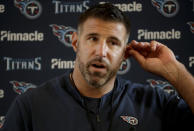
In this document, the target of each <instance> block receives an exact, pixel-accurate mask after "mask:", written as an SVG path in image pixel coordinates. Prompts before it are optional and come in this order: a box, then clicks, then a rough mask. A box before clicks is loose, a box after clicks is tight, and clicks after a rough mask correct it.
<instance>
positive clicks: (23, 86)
mask: <svg viewBox="0 0 194 131" xmlns="http://www.w3.org/2000/svg"><path fill="white" fill-rule="evenodd" d="M10 83H11V84H12V85H13V90H14V91H15V92H16V93H17V94H19V95H21V94H22V93H24V92H26V91H27V90H29V89H33V88H36V87H37V86H36V85H34V84H32V83H26V82H19V81H10Z"/></svg>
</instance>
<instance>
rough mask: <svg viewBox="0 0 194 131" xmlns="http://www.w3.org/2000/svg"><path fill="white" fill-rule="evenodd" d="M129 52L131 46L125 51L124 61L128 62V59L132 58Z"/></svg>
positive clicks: (127, 46)
mask: <svg viewBox="0 0 194 131" xmlns="http://www.w3.org/2000/svg"><path fill="white" fill-rule="evenodd" d="M129 50H130V47H129V45H126V47H125V51H124V56H123V60H126V59H128V58H129V57H130V55H129Z"/></svg>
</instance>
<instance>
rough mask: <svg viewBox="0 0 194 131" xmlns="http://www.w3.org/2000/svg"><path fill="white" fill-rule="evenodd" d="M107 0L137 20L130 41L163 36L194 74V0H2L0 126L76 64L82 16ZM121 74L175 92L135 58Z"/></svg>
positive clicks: (156, 38) (121, 69)
mask: <svg viewBox="0 0 194 131" xmlns="http://www.w3.org/2000/svg"><path fill="white" fill-rule="evenodd" d="M104 2H111V3H113V4H114V5H115V6H117V7H118V8H120V9H121V10H122V11H123V12H124V13H125V14H126V15H127V16H129V18H130V19H131V25H132V27H131V36H130V39H129V42H130V41H131V40H133V39H134V40H137V41H148V42H149V41H151V40H157V41H159V42H161V43H163V44H165V45H167V46H168V47H169V48H171V49H172V50H173V51H174V53H175V55H176V58H177V59H178V60H179V61H180V62H182V63H183V64H184V65H185V66H186V68H187V69H188V70H189V71H190V72H191V74H194V0H119V1H116V0H115V1H113V0H112V1H110V0H104V1H102V0H101V1H100V0H83V1H80V0H79V1H78V0H0V83H1V84H0V128H1V126H2V124H3V121H4V117H5V115H6V113H7V111H8V108H9V107H10V104H11V103H12V101H13V100H14V99H15V97H16V96H18V95H21V94H22V93H24V92H25V91H27V90H28V89H31V88H37V86H38V85H40V84H41V83H43V82H45V81H47V80H49V79H52V78H54V77H56V76H59V75H62V74H63V73H64V72H65V71H67V70H69V69H73V67H74V60H75V53H74V51H73V49H72V46H71V36H72V33H73V32H74V31H76V28H77V20H78V17H79V15H80V14H81V13H82V12H84V11H85V10H86V9H88V8H89V7H90V6H92V5H93V4H96V3H104ZM118 75H119V76H120V77H123V78H125V79H129V80H131V81H134V82H137V83H145V84H146V83H147V84H150V85H151V86H152V87H153V88H156V87H157V88H163V89H164V90H165V91H167V92H169V93H171V92H173V91H174V90H173V87H172V86H171V85H170V83H168V82H167V81H166V80H164V79H163V78H161V77H158V76H155V75H153V74H150V73H148V72H145V71H144V70H143V69H141V67H140V66H139V65H138V63H137V62H136V61H135V60H134V59H133V58H130V59H128V60H126V61H123V63H122V65H121V67H120V70H119V72H118ZM40 97H41V96H40Z"/></svg>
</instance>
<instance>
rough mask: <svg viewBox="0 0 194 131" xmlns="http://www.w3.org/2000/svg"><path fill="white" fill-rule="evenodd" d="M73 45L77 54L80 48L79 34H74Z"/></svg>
mask: <svg viewBox="0 0 194 131" xmlns="http://www.w3.org/2000/svg"><path fill="white" fill-rule="evenodd" d="M71 44H72V47H73V50H74V51H75V52H77V48H78V34H77V32H73V35H72V43H71Z"/></svg>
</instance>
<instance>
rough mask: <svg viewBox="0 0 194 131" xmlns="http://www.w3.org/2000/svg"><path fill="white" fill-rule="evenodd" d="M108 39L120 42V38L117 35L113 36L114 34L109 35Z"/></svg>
mask: <svg viewBox="0 0 194 131" xmlns="http://www.w3.org/2000/svg"><path fill="white" fill-rule="evenodd" d="M109 39H112V40H116V41H118V42H120V43H121V40H119V39H118V38H117V37H115V36H111V37H109Z"/></svg>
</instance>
